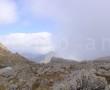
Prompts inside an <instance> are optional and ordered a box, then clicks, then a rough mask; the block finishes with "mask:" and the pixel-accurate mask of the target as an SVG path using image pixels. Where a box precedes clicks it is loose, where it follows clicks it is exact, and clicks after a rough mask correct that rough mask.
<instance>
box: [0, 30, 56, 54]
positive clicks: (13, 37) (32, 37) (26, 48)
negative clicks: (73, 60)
mask: <svg viewBox="0 0 110 90" xmlns="http://www.w3.org/2000/svg"><path fill="white" fill-rule="evenodd" d="M0 42H2V43H4V44H5V45H6V46H8V47H9V48H10V49H12V50H13V51H17V52H20V53H33V54H35V53H36V55H37V54H46V53H48V52H50V51H53V50H54V47H53V45H52V35H51V33H48V32H39V33H12V34H8V35H2V36H0Z"/></svg>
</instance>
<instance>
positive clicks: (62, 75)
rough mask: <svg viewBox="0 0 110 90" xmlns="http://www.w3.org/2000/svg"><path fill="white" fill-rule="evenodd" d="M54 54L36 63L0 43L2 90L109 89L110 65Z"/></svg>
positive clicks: (0, 81)
mask: <svg viewBox="0 0 110 90" xmlns="http://www.w3.org/2000/svg"><path fill="white" fill-rule="evenodd" d="M53 55H54V53H49V54H48V55H46V56H45V60H44V62H46V63H36V62H33V61H30V60H29V59H27V58H25V57H23V56H22V55H20V54H19V53H12V52H11V51H10V50H9V49H7V48H6V47H5V46H4V45H2V44H0V90H110V62H106V61H104V60H103V62H102V61H100V60H101V59H100V58H99V59H98V61H95V60H94V61H82V62H76V61H75V60H68V59H63V58H59V57H55V56H53ZM104 59H105V58H104ZM107 60H108V58H107Z"/></svg>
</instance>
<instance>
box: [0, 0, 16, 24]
mask: <svg viewBox="0 0 110 90" xmlns="http://www.w3.org/2000/svg"><path fill="white" fill-rule="evenodd" d="M17 18H18V16H17V6H16V3H15V2H14V0H0V24H9V23H14V22H16V20H17Z"/></svg>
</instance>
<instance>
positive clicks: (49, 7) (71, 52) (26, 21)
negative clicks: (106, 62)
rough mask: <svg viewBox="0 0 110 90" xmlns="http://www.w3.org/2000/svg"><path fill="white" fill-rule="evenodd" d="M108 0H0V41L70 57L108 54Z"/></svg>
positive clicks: (23, 49)
mask: <svg viewBox="0 0 110 90" xmlns="http://www.w3.org/2000/svg"><path fill="white" fill-rule="evenodd" d="M109 3H110V1H109V0H0V41H1V42H2V43H4V44H5V45H6V46H7V47H9V49H11V50H13V51H16V52H20V53H27V52H29V53H33V52H34V54H47V53H49V52H51V51H54V52H55V53H56V54H57V55H58V56H61V57H66V58H72V59H92V58H96V57H100V56H109V55H110V49H109V48H110V25H109V23H110V5H109ZM10 41H11V42H10ZM26 43H28V44H26Z"/></svg>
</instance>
